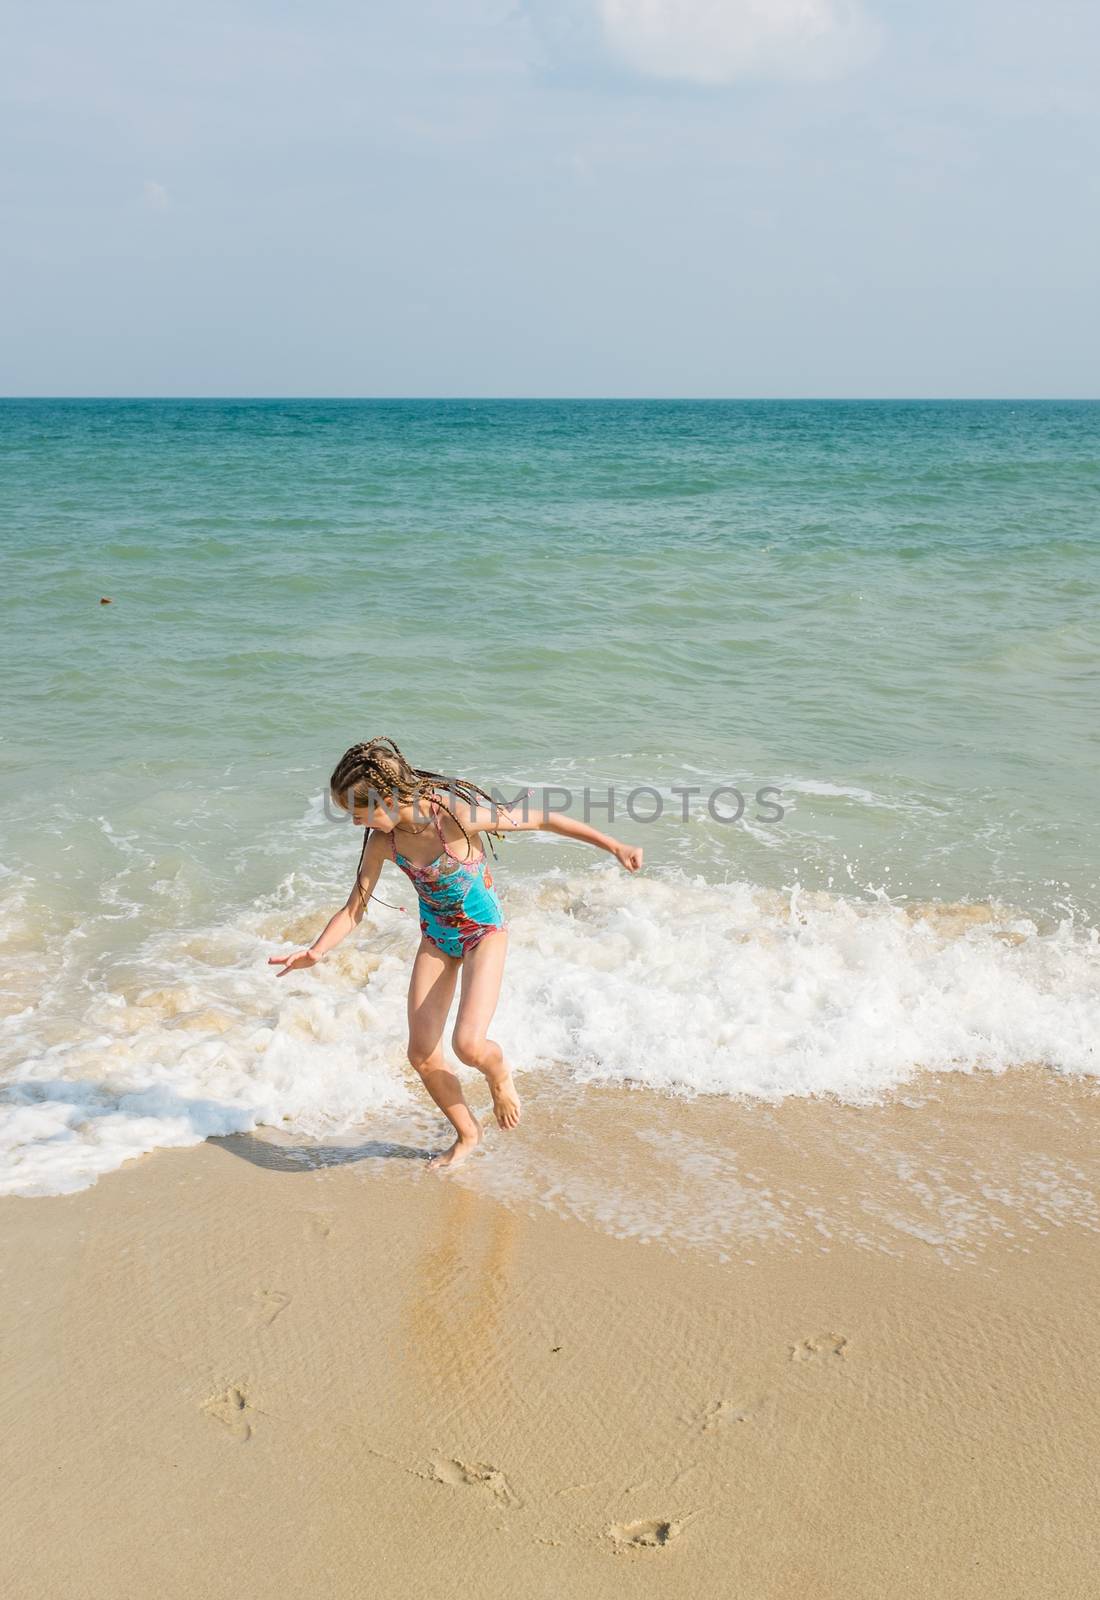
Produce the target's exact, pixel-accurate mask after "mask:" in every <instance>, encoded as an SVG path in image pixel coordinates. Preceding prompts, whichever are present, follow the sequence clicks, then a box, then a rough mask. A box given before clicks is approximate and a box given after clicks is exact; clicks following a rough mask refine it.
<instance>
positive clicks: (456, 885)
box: [390, 800, 508, 956]
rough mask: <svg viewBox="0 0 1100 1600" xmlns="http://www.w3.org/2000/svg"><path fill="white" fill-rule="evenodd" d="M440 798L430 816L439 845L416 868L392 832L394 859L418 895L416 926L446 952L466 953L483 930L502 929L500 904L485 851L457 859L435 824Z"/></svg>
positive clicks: (460, 954)
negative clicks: (418, 925)
mask: <svg viewBox="0 0 1100 1600" xmlns="http://www.w3.org/2000/svg"><path fill="white" fill-rule="evenodd" d="M438 803H439V802H438V801H435V800H433V801H432V803H431V812H432V817H433V819H434V821H435V826H436V831H437V832H438V834H439V841H440V843H441V844H442V846H443V849H442V850H441V851H440V853H439V854H438V855H437V856H433V858H432V859H431V861H429V862H428V864H427V866H425V867H418V866H415V865H414V864H413V862H411V861H410V860H408V858H407V857H406V856H403V855H401V854H400V852H399V851H398V848H397V845H396V844H395V843H394V837H393V834H392V833H391V834H390V849H391V850H392V852H393V859H394V861H395V862H396V863H397V865H398V866H399V867H400V868H401V870H402V872H404V873H405V874H406V875H407V876H408V877H409V878H410V879H411V880H412V882H413V884H414V886H415V888H416V893H417V896H418V898H419V900H420V931H421V933H422V934H423V935H424V937H425V938H426V939H430V940H431V942H432V944H434V945H435V946H436V947H437V948H438V949H439V950H442V952H443V954H444V955H447V956H464V955H465V954H466V952H467V951H468V950H472V949H473V948H474V946H475V945H476V944H478V943H479V942H480V941H481V940H482V939H484V937H485V935H486V934H487V933H496V932H497V931H498V930H499V929H502V928H506V927H507V926H508V924H507V922H506V921H505V920H504V908H503V907H502V905H501V903H500V900H499V898H498V896H497V892H496V890H495V889H494V887H493V879H492V874H491V873H490V872H489V868H488V864H487V862H486V858H485V852H484V850H481V851H479V852H478V854H477V855H476V856H472V857H471V858H470V860H469V861H461V860H460V859H459V858H458V856H455V855H452V853H451V851H450V849H449V848H448V845H447V841H446V839H445V838H444V837H443V829H442V828H441V827H440V825H439V815H438V812H437V809H436V808H437V806H438Z"/></svg>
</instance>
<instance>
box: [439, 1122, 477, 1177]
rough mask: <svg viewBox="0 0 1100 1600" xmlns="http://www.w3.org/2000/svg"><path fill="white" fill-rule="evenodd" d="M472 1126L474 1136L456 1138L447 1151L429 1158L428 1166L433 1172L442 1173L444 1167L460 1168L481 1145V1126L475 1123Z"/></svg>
mask: <svg viewBox="0 0 1100 1600" xmlns="http://www.w3.org/2000/svg"><path fill="white" fill-rule="evenodd" d="M474 1126H475V1128H476V1129H477V1133H476V1135H475V1136H473V1137H470V1138H458V1139H456V1140H455V1142H454V1144H453V1145H451V1147H450V1149H449V1150H442V1151H440V1153H439V1155H437V1156H433V1157H432V1158H431V1160H430V1161H429V1162H428V1166H429V1168H430V1169H431V1170H432V1171H433V1172H439V1171H442V1169H443V1168H444V1167H457V1166H460V1165H461V1164H462V1162H463V1161H465V1159H466V1157H467V1156H469V1155H473V1153H474V1151H475V1150H476V1149H477V1147H478V1145H479V1144H480V1143H481V1124H480V1123H478V1122H476V1121H475V1123H474Z"/></svg>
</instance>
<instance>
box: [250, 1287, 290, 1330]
mask: <svg viewBox="0 0 1100 1600" xmlns="http://www.w3.org/2000/svg"><path fill="white" fill-rule="evenodd" d="M252 1298H253V1300H255V1301H256V1318H257V1321H259V1322H262V1323H263V1325H264V1327H265V1328H270V1326H271V1324H272V1323H273V1322H274V1321H275V1318H276V1317H277V1316H278V1315H279V1313H280V1311H285V1310H286V1308H287V1306H288V1305H289V1304H290V1296H289V1295H288V1294H285V1293H284V1292H283V1290H282V1289H257V1290H256V1292H255V1294H254V1295H253V1296H252Z"/></svg>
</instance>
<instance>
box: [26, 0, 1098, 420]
mask: <svg viewBox="0 0 1100 1600" xmlns="http://www.w3.org/2000/svg"><path fill="white" fill-rule="evenodd" d="M7 32H8V38H7V42H6V46H5V50H4V52H3V63H2V65H0V118H2V136H3V148H4V151H5V160H4V162H3V164H2V168H0V188H2V193H3V204H4V212H5V217H6V222H5V227H4V229H3V239H2V242H0V273H2V284H0V287H2V301H0V304H2V312H0V315H2V318H3V328H2V330H0V331H2V342H0V392H2V393H5V394H134V395H140V394H163V395H169V394H210V395H231V394H255V395H286V394H304V395H623V396H629V395H700V396H711V395H754V396H755V395H759V396H772V395H837V396H840V395H1008V396H1020V395H1062V396H1095V395H1097V394H1100V381H1098V362H1100V317H1098V316H1097V312H1096V298H1097V294H1096V290H1097V283H1098V281H1100V273H1098V266H1100V261H1098V256H1100V249H1098V246H1100V159H1098V158H1100V148H1098V147H1100V136H1098V135H1100V97H1098V95H1097V92H1096V88H1095V64H1096V61H1097V59H1098V57H1100V9H1098V8H1096V7H1095V6H1094V5H1091V4H1086V3H1084V0H1080V3H1078V0H1048V3H1047V4H1045V5H1039V4H1035V3H1029V4H1024V3H1021V0H1002V3H999V4H994V3H992V0H954V3H951V4H948V3H946V0H926V3H924V4H921V5H917V4H915V3H913V0H910V3H909V4H906V5H903V4H901V3H900V0H866V3H856V0H851V3H849V0H524V3H509V0H451V3H442V0H432V3H428V0H401V3H399V4H387V5H381V4H377V3H374V0H358V3H353V0H310V4H309V5H308V6H307V5H306V4H304V3H302V4H286V3H280V0H268V3H266V4H260V3H258V0H256V3H248V0H217V3H216V4H215V3H213V0H188V3H187V4H182V3H180V4H176V5H168V4H161V3H156V0H152V3H150V0H142V3H138V0H101V3H97V4H94V5H90V6H89V5H87V4H83V5H80V4H76V3H73V0H38V3H37V4H36V5H35V7H34V8H31V7H24V8H22V10H21V13H20V14H15V15H11V17H10V20H9V24H8V30H7Z"/></svg>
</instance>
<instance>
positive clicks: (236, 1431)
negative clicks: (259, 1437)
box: [202, 1383, 254, 1444]
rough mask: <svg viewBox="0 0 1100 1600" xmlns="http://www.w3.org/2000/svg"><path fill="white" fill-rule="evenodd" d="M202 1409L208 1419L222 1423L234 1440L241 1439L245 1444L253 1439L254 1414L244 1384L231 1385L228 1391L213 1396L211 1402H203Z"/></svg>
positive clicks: (224, 1390)
mask: <svg viewBox="0 0 1100 1600" xmlns="http://www.w3.org/2000/svg"><path fill="white" fill-rule="evenodd" d="M202 1409H203V1410H204V1411H205V1412H206V1414H207V1416H208V1417H213V1418H214V1419H215V1421H217V1422H220V1423H221V1424H222V1426H223V1427H225V1428H226V1429H227V1430H228V1431H229V1433H231V1434H232V1436H233V1438H234V1439H239V1440H240V1441H241V1443H242V1444H243V1443H244V1441H245V1440H246V1439H251V1437H252V1423H251V1420H250V1419H251V1416H252V1415H253V1412H254V1407H253V1406H252V1404H251V1402H250V1400H249V1398H248V1391H247V1390H246V1389H245V1387H244V1385H243V1384H240V1383H231V1384H230V1385H229V1387H228V1388H227V1389H222V1390H221V1392H220V1393H218V1394H212V1395H211V1396H210V1398H209V1400H206V1401H204V1402H203V1407H202Z"/></svg>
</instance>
